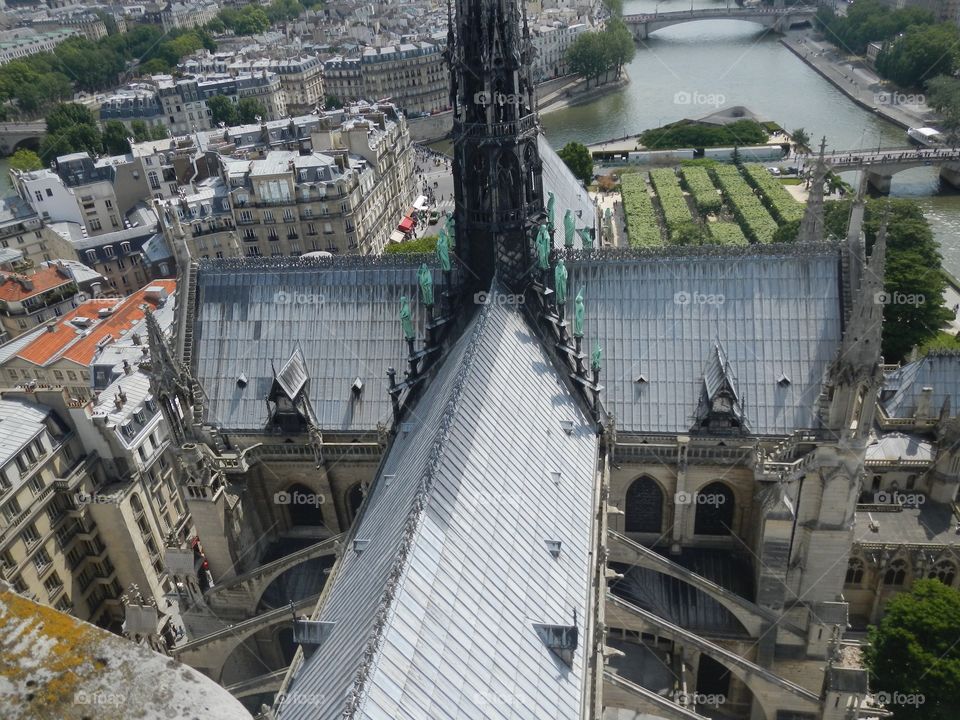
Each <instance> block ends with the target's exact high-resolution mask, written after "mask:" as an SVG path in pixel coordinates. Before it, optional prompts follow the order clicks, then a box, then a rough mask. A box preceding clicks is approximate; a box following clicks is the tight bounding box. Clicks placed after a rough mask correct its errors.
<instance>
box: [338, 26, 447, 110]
mask: <svg viewBox="0 0 960 720" xmlns="http://www.w3.org/2000/svg"><path fill="white" fill-rule="evenodd" d="M443 51H444V47H443V46H442V45H440V44H436V43H429V42H422V41H421V42H414V43H402V44H400V45H391V46H387V47H382V48H377V47H367V48H364V49H363V52H362V54H361V55H360V57H359V58H344V57H340V56H337V57H334V58H331V59H330V60H327V61H326V62H325V63H324V82H325V84H326V91H327V94H328V95H333V96H335V97H336V98H338V99H339V100H341V101H344V102H349V101H354V100H369V101H381V100H382V101H387V100H389V101H390V102H392V103H393V104H394V105H396V106H397V108H399V109H400V110H401V111H402V112H403V113H404V114H406V115H410V116H417V115H429V114H430V113H433V112H437V111H439V110H445V109H447V107H448V106H449V104H450V73H449V70H448V68H447V65H446V61H445V60H444V56H443Z"/></svg>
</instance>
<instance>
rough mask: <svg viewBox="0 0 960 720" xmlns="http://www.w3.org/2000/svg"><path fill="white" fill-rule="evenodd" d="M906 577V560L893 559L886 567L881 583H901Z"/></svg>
mask: <svg viewBox="0 0 960 720" xmlns="http://www.w3.org/2000/svg"><path fill="white" fill-rule="evenodd" d="M906 579H907V562H906V560H894V561H893V562H892V563H890V566H889V567H888V568H887V572H885V573H884V575H883V584H884V585H903V581H904V580H906Z"/></svg>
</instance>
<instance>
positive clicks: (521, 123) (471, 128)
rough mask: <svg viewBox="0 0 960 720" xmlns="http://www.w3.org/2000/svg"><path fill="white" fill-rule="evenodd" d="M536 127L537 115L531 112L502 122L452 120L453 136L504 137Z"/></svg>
mask: <svg viewBox="0 0 960 720" xmlns="http://www.w3.org/2000/svg"><path fill="white" fill-rule="evenodd" d="M536 127H537V116H536V115H535V114H533V113H531V114H529V115H524V116H523V117H522V118H520V119H519V120H514V121H510V122H504V123H492V124H489V125H488V124H487V123H464V122H460V121H459V120H454V122H453V136H454V137H506V136H510V135H519V134H520V133H524V132H527V131H529V130H534V129H536Z"/></svg>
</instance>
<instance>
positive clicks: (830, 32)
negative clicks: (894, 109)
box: [817, 0, 935, 55]
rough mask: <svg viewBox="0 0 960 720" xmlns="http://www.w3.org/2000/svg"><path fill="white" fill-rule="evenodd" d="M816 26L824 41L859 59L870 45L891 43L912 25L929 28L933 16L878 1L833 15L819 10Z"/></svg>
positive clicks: (862, 2)
mask: <svg viewBox="0 0 960 720" xmlns="http://www.w3.org/2000/svg"><path fill="white" fill-rule="evenodd" d="M817 22H818V23H819V24H820V26H821V27H823V29H824V31H825V34H826V36H827V39H828V40H829V41H830V42H832V43H833V44H834V45H837V46H838V47H840V48H842V49H843V50H845V51H847V52H849V53H855V54H857V55H862V54H863V53H865V52H866V50H867V45H868V44H869V43H871V42H874V41H881V42H882V41H884V40H891V39H893V38H894V37H896V36H897V35H899V34H900V33H902V32H904V31H905V30H906V29H907V28H909V27H910V26H912V25H933V24H934V22H935V18H934V17H933V13H931V12H929V11H928V10H921V9H919V8H900V9H893V8H891V7H890V6H889V5H886V4H884V3H883V2H881V0H857V1H856V2H855V3H853V4H852V5H848V6H847V8H846V15H837V14H836V13H835V12H834V11H833V9H832V8H829V7H827V6H825V5H824V6H821V7H820V9H819V10H818V11H817Z"/></svg>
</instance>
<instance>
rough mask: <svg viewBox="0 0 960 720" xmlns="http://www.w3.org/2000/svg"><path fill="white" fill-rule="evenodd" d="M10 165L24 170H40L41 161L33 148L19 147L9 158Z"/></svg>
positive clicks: (15, 168)
mask: <svg viewBox="0 0 960 720" xmlns="http://www.w3.org/2000/svg"><path fill="white" fill-rule="evenodd" d="M10 167H11V168H13V169H14V170H21V171H24V172H26V171H29V170H40V169H41V168H42V167H43V161H42V160H41V159H40V156H39V155H37V154H36V153H35V152H34V151H33V150H28V149H26V148H21V149H19V150H17V151H16V152H15V153H14V154H13V156H12V157H11V158H10Z"/></svg>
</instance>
